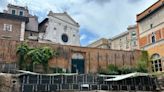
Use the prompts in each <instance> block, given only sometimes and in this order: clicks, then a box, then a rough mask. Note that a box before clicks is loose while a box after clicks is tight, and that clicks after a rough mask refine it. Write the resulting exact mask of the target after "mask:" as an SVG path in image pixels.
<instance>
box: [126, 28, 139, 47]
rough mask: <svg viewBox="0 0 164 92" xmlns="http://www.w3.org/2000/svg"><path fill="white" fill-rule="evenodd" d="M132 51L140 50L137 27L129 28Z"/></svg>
mask: <svg viewBox="0 0 164 92" xmlns="http://www.w3.org/2000/svg"><path fill="white" fill-rule="evenodd" d="M127 30H128V31H129V44H130V50H135V49H139V43H138V32H137V26H136V25H130V26H128V28H127Z"/></svg>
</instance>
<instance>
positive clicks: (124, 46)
mask: <svg viewBox="0 0 164 92" xmlns="http://www.w3.org/2000/svg"><path fill="white" fill-rule="evenodd" d="M111 45H112V46H111V49H115V50H130V43H129V33H128V32H127V31H126V33H122V34H120V35H119V36H116V37H114V38H113V39H112V42H111Z"/></svg>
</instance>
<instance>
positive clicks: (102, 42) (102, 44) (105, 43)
mask: <svg viewBox="0 0 164 92" xmlns="http://www.w3.org/2000/svg"><path fill="white" fill-rule="evenodd" d="M87 47H95V48H103V49H110V48H111V41H110V39H105V38H101V39H99V40H97V41H95V42H93V43H91V44H89V45H88V46H87Z"/></svg>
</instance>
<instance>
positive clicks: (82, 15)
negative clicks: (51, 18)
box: [0, 0, 157, 46]
mask: <svg viewBox="0 0 164 92" xmlns="http://www.w3.org/2000/svg"><path fill="white" fill-rule="evenodd" d="M156 1H157V0H0V12H2V11H3V10H4V9H6V6H7V4H8V3H11V4H16V5H21V6H28V9H29V11H30V13H31V14H33V15H37V16H38V17H39V22H41V21H42V20H43V19H44V18H46V17H47V14H48V12H49V11H50V10H51V11H53V12H56V13H62V12H64V11H66V12H67V13H68V14H69V15H70V16H71V17H72V18H73V19H74V20H75V21H76V22H78V23H79V24H80V29H79V31H80V43H81V45H82V46H87V45H88V44H90V43H92V42H94V41H96V40H98V39H100V38H107V39H108V38H111V37H113V36H115V35H118V34H120V33H121V32H124V31H126V30H127V27H128V26H129V25H134V24H136V15H137V14H139V13H141V12H142V11H144V10H145V9H146V8H148V7H149V6H150V5H152V4H153V3H155V2H156Z"/></svg>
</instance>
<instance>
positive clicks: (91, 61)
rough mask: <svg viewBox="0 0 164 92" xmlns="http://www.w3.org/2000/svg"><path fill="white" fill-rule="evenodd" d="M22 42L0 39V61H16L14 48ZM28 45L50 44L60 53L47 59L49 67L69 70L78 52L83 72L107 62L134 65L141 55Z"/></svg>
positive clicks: (105, 64) (95, 49)
mask: <svg viewBox="0 0 164 92" xmlns="http://www.w3.org/2000/svg"><path fill="white" fill-rule="evenodd" d="M21 43H23V42H19V41H11V40H2V39H1V40H0V61H1V62H8V63H11V62H17V61H18V60H17V55H16V49H17V47H18V46H19V45H20V44H21ZM27 43H28V45H29V46H30V47H42V46H50V47H52V48H53V49H54V50H58V52H59V53H60V55H59V56H58V57H54V58H53V59H51V60H50V61H49V66H50V67H57V66H58V67H61V68H65V69H68V70H71V60H72V55H73V54H75V53H80V54H81V55H83V57H84V60H85V73H89V72H91V73H95V72H97V71H98V69H100V68H106V67H107V65H108V64H115V65H117V66H119V67H121V66H123V65H126V66H135V65H136V62H137V60H138V59H139V57H140V55H141V51H139V50H136V51H121V50H110V49H98V48H88V47H75V46H64V45H57V44H43V43H37V42H27Z"/></svg>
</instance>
